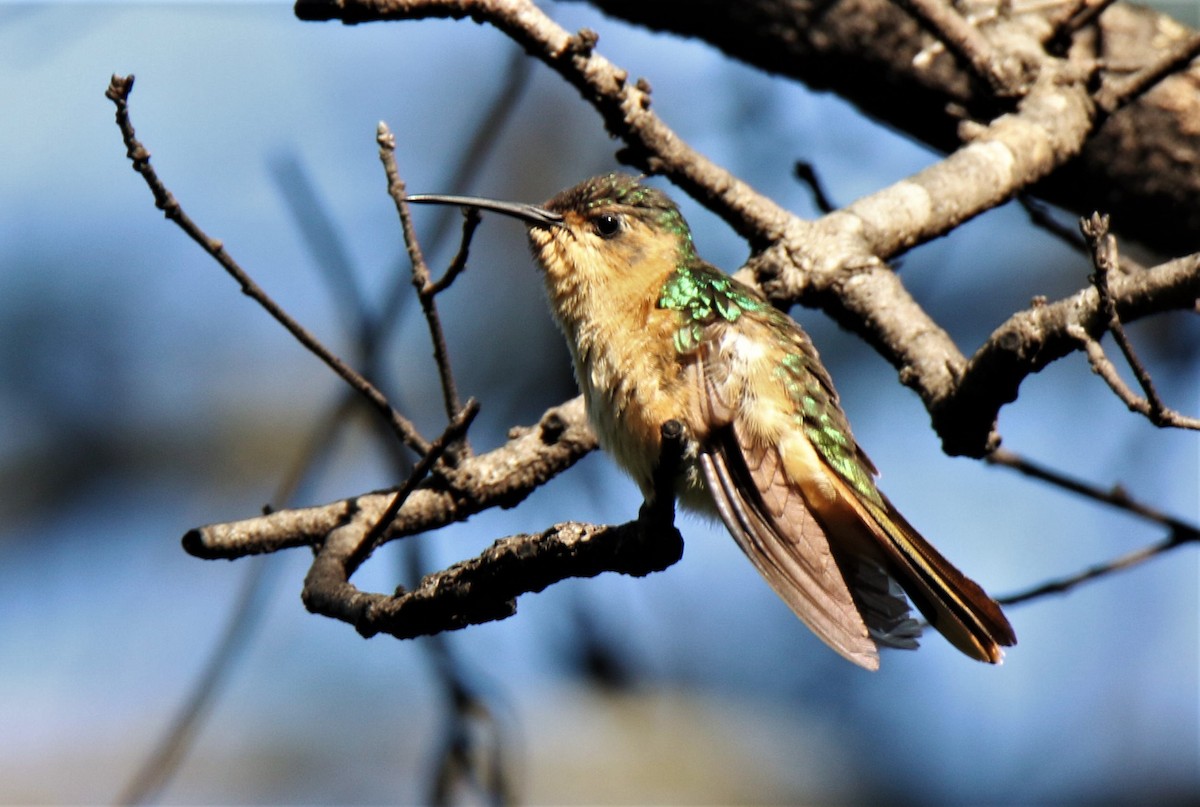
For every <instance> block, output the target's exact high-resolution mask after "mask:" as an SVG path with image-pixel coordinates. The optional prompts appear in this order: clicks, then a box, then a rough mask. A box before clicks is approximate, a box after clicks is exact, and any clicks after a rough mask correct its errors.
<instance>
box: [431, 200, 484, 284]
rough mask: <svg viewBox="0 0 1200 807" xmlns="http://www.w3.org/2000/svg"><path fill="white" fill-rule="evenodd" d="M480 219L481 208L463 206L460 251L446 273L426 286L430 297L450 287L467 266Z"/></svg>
mask: <svg viewBox="0 0 1200 807" xmlns="http://www.w3.org/2000/svg"><path fill="white" fill-rule="evenodd" d="M480 220H481V219H480V217H479V208H475V207H464V208H463V226H462V238H461V239H460V241H459V242H458V252H457V253H455V255H454V258H453V260H451V261H450V265H449V266H448V267H446V273H445V274H443V275H442V276H441V278H439V279H438V280H437V281H436V282H434V283H430V284H429V285H428V286H426V287H425V293H426V294H428V295H429V296H430V297H434V296H436V295H438V294H441V293H442V292H443V291H445V290H446V289H448V288H450V285H451V284H452V283H454V281H455V279H456V278H457V277H458V276H459V275H460V274H461V273H462V271H463V270H464V269H466V268H467V255H468V254H470V250H471V239H472V238H473V237H474V236H475V229H476V228H477V227H478V226H479V222H480Z"/></svg>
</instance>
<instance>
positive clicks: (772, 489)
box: [691, 362, 879, 670]
mask: <svg viewBox="0 0 1200 807" xmlns="http://www.w3.org/2000/svg"><path fill="white" fill-rule="evenodd" d="M691 370H692V372H694V373H696V377H695V381H696V383H697V385H698V387H699V395H698V400H699V402H700V407H701V410H702V411H701V413H700V415H701V419H700V422H702V423H706V424H708V425H709V426H710V428H711V431H710V432H709V435H708V439H707V440H706V443H705V447H704V448H703V449H702V451H701V455H700V464H701V467H702V468H703V470H704V478H705V482H706V483H707V486H708V490H709V493H710V494H711V495H712V498H713V501H714V502H715V503H716V506H717V511H718V513H719V514H720V516H721V520H722V521H724V522H725V526H726V527H727V528H728V529H729V532H730V534H732V535H733V538H734V540H735V541H736V542H737V544H738V546H739V547H741V549H742V551H743V552H744V553H745V554H746V556H747V557H748V558H749V559H750V562H751V563H753V564H754V567H755V568H756V569H758V571H759V573H760V574H761V575H762V576H763V578H764V579H766V581H767V582H768V583H769V584H770V586H771V588H772V589H774V590H775V593H776V594H778V595H779V596H780V597H781V598H782V599H783V601H784V602H786V603H787V604H788V606H789V607H790V608H791V609H792V611H793V612H795V614H796V616H798V617H799V618H800V619H801V620H802V621H803V622H804V623H805V624H806V625H807V626H808V627H809V629H811V630H812V631H813V633H815V634H816V635H817V636H819V637H820V638H821V640H822V641H824V642H825V643H826V644H828V645H829V646H830V647H832V648H833V649H834V650H836V651H837V652H838V653H840V654H841V655H843V656H844V657H846V658H847V659H849V660H850V661H852V662H854V663H855V664H858V665H860V666H862V667H865V668H866V669H868V670H876V669H878V668H879V653H878V650H877V649H876V645H875V642H874V641H872V639H871V637H870V634H869V632H868V630H867V626H866V624H865V623H864V622H863V618H862V615H861V614H860V612H859V607H858V605H857V604H856V603H855V601H854V597H853V596H852V595H851V593H850V589H849V588H848V587H847V585H846V580H845V578H844V577H843V574H842V571H841V569H840V568H839V567H838V564H837V562H836V560H835V559H834V557H833V553H832V551H831V550H830V548H829V540H828V538H827V537H826V536H825V531H824V529H823V528H822V527H821V525H820V524H819V523H818V522H817V520H816V518H814V517H813V515H812V513H811V512H810V511H809V509H808V507H807V506H806V505H805V504H804V500H803V498H802V497H801V496H800V494H799V493H798V492H797V491H796V490H795V489H794V488H793V487H792V486H791V485H789V484H788V482H787V480H786V479H785V478H784V473H783V470H782V468H781V467H780V461H779V454H778V452H777V451H776V450H775V448H774V447H773V446H764V445H755V444H753V443H752V442H751V441H748V440H744V439H741V437H742V436H741V435H739V434H738V432H737V429H736V425H735V423H734V420H735V412H734V407H732V406H730V405H729V403H728V402H726V401H724V400H723V398H722V397H721V395H720V394H719V393H718V391H717V390H716V388H715V387H714V385H713V383H712V379H710V378H707V377H706V373H705V370H704V364H703V363H702V362H697V363H695V364H693V365H692V368H691Z"/></svg>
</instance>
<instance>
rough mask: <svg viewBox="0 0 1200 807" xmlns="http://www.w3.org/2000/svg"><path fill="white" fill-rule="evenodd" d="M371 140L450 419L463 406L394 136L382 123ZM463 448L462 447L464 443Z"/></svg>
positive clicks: (443, 401)
mask: <svg viewBox="0 0 1200 807" xmlns="http://www.w3.org/2000/svg"><path fill="white" fill-rule="evenodd" d="M375 139H376V140H377V141H378V143H379V160H380V162H382V163H383V169H384V173H385V174H386V175H387V187H388V194H389V195H391V197H392V201H393V202H394V203H395V205H396V213H397V214H398V215H399V216H400V226H401V228H402V230H403V232H404V244H405V247H406V248H407V249H408V257H409V259H410V260H411V261H412V284H413V287H414V288H415V289H416V290H417V298H418V299H419V300H420V301H421V310H422V311H423V312H424V313H425V322H426V323H427V324H428V326H429V338H430V339H431V340H432V342H433V359H434V361H435V362H436V363H437V368H438V376H439V377H440V378H441V382H442V403H443V404H444V405H445V407H446V417H448V418H454V417H455V415H456V413H458V412H459V411H460V410H462V408H463V407H462V404H461V403H460V402H459V398H458V386H457V383H456V382H455V380H454V370H453V369H452V368H451V366H450V351H449V349H448V348H447V347H446V334H445V331H443V329H442V320H441V317H440V316H439V315H438V310H437V301H436V300H435V299H434V293H433V291H432V289H433V280H432V278H431V276H430V274H429V267H428V265H426V263H425V256H424V255H422V254H421V245H420V244H419V243H418V241H417V237H416V233H415V232H414V231H413V226H412V218H411V216H410V215H409V210H408V202H406V201H405V199H404V197H405V189H404V180H402V179H401V178H400V171H399V169H398V168H397V166H396V136H395V135H393V134H392V132H391V130H390V129H388V127H387V124H386V123H382V122H381V123H380V124H379V131H378V133H377V135H376V138H375ZM464 440H465V438H464ZM463 445H464V447H465V445H466V443H465V442H464V443H463Z"/></svg>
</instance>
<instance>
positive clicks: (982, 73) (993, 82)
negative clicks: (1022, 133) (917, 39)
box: [895, 0, 1027, 97]
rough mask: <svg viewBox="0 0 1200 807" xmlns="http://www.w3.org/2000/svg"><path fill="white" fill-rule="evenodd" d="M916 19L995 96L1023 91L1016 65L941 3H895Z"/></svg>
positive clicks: (932, 0)
mask: <svg viewBox="0 0 1200 807" xmlns="http://www.w3.org/2000/svg"><path fill="white" fill-rule="evenodd" d="M895 2H896V3H897V4H898V5H900V6H901V7H902V8H904V9H905V10H906V11H908V13H910V14H912V15H913V16H914V17H916V19H917V21H918V22H919V23H921V26H922V27H923V28H925V30H927V31H929V33H931V34H932V35H933V36H935V37H937V39H938V41H940V42H941V43H942V44H943V45H945V46H946V49H947V50H948V51H950V52H951V53H952V54H954V55H955V56H956V57H958V59H959V61H960V62H962V63H963V64H964V65H966V67H967V68H968V69H970V70H971V72H972V73H974V74H975V76H976V77H977V78H979V79H980V80H982V81H983V82H984V84H985V85H987V86H988V87H990V88H991V89H992V90H993V91H994V92H995V93H996V95H997V96H1000V97H1014V96H1017V95H1022V94H1023V93H1024V92H1025V90H1026V89H1027V87H1026V86H1025V83H1024V81H1023V80H1022V77H1021V75H1020V66H1019V63H1018V62H1017V61H1016V60H1015V59H1013V58H1011V57H1006V56H1005V55H1004V54H1002V53H1000V52H998V51H997V50H996V49H995V48H993V47H992V45H991V43H990V42H988V41H987V39H986V38H985V37H984V36H983V34H982V33H981V32H980V31H979V29H978V28H976V27H975V26H974V25H972V24H971V23H970V22H968V21H967V20H966V19H964V18H963V16H962V15H961V14H959V13H958V11H956V10H955V9H954V7H953V6H951V5H950V4H949V3H947V2H944V0H895Z"/></svg>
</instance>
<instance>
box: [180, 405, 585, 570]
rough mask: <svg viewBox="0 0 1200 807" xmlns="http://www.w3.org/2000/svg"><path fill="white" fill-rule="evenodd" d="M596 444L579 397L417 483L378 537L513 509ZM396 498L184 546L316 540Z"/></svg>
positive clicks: (321, 510)
mask: <svg viewBox="0 0 1200 807" xmlns="http://www.w3.org/2000/svg"><path fill="white" fill-rule="evenodd" d="M595 447H596V438H595V436H594V435H593V434H592V432H591V430H590V429H589V428H588V425H587V418H586V416H585V414H584V409H583V399H582V398H574V399H572V400H570V401H567V402H566V403H564V404H562V405H560V406H556V407H553V408H551V409H548V410H546V413H545V414H543V415H542V417H541V420H539V421H538V424H537V425H536V426H534V427H532V428H517V429H513V430H512V432H511V433H510V438H509V441H508V442H507V443H505V444H504V445H503V446H500V447H499V448H496V449H493V450H492V451H489V452H487V453H484V454H480V455H478V456H474V457H470V458H468V459H465V460H463V461H462V463H461V464H460V465H459V466H458V467H457V468H454V469H453V470H447V471H446V472H445V473H443V474H439V475H438V476H436V477H431V478H428V479H426V480H425V481H424V482H422V483H421V484H420V485H418V486H417V488H416V490H414V491H413V492H412V494H411V495H409V496H408V497H407V498H406V499H405V500H404V504H403V505H401V507H400V509H399V511H398V512H397V513H396V515H395V517H394V518H393V519H392V521H391V525H390V526H389V527H388V528H387V529H386V530H384V531H383V533H382V535H381V536H380V540H379V542H383V541H390V540H393V539H396V538H402V537H404V536H408V535H415V534H417V533H420V532H425V531H427V530H432V529H436V528H438V527H443V526H445V525H447V524H452V523H454V522H456V521H463V520H465V519H466V518H468V517H469V516H472V515H474V514H475V513H479V512H482V511H483V510H486V509H488V508H491V507H514V506H515V505H517V504H518V503H519V502H521V501H522V500H523V499H524V498H525V497H526V496H528V495H529V494H530V493H532V492H533V491H534V490H535V489H537V487H538V486H540V485H542V484H544V483H545V482H547V481H548V480H550V479H552V478H553V477H555V476H557V475H558V474H560V473H562V472H563V471H565V470H566V469H567V468H570V467H571V466H572V465H574V464H575V463H576V462H577V461H579V460H580V459H581V458H583V456H584V455H586V454H587V453H588V452H589V451H591V450H592V449H594V448H595ZM394 498H395V493H394V492H392V491H379V492H376V493H366V494H363V495H361V496H354V497H352V498H349V499H343V500H341V501H337V502H332V503H330V504H325V505H321V506H318V507H307V508H302V509H297V510H281V511H279V512H277V513H270V514H268V515H263V516H256V517H254V518H248V519H242V520H238V521H233V522H229V523H225V524H211V525H209V526H206V527H198V528H196V529H194V530H190V531H188V533H187V534H186V535H184V537H183V547H184V549H186V550H187V551H188V552H189V553H190V554H192V555H195V556H196V557H200V558H209V559H213V558H239V557H244V556H246V555H257V554H260V553H263V552H275V551H278V550H280V549H286V548H289V547H299V546H316V545H319V544H320V543H321V542H322V541H324V540H325V536H326V535H328V534H330V533H331V532H333V531H334V530H336V529H338V528H339V527H340V526H343V525H345V524H348V523H350V522H352V521H354V522H356V523H362V524H366V525H372V524H376V523H378V522H379V520H380V518H381V516H382V515H383V513H384V511H385V510H386V509H387V507H388V506H389V505H390V504H391V502H392V501H393V499H394ZM362 534H365V533H362Z"/></svg>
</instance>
